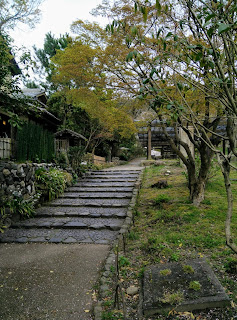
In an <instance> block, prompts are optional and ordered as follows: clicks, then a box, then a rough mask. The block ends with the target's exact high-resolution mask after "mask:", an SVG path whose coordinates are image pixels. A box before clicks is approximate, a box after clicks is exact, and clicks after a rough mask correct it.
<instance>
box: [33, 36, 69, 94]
mask: <svg viewBox="0 0 237 320" xmlns="http://www.w3.org/2000/svg"><path fill="white" fill-rule="evenodd" d="M71 41H72V39H71V37H70V36H69V35H68V34H65V35H62V36H60V37H59V38H55V36H54V35H52V34H51V32H49V33H47V34H46V35H45V39H44V47H43V49H37V48H36V46H34V47H33V49H34V52H35V55H36V60H37V62H38V63H39V67H38V69H39V72H40V74H41V75H42V72H44V74H45V75H46V81H47V83H41V85H43V86H44V87H50V86H51V89H52V90H55V88H52V82H51V77H52V69H51V66H50V59H51V58H52V57H53V56H55V54H56V52H57V50H64V49H65V48H66V47H67V46H68V44H69V43H71ZM37 62H36V63H37Z"/></svg>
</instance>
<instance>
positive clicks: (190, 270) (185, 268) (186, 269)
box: [183, 264, 194, 273]
mask: <svg viewBox="0 0 237 320" xmlns="http://www.w3.org/2000/svg"><path fill="white" fill-rule="evenodd" d="M183 272H184V273H194V269H193V267H192V266H190V265H188V264H185V265H184V266H183Z"/></svg>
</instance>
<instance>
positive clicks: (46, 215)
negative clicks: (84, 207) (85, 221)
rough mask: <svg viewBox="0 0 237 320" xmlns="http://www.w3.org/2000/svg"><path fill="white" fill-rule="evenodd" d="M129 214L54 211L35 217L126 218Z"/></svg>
mask: <svg viewBox="0 0 237 320" xmlns="http://www.w3.org/2000/svg"><path fill="white" fill-rule="evenodd" d="M126 216H127V214H126V213H124V214H119V213H114V214H112V213H111V214H106V215H104V214H103V213H89V214H82V213H81V214H80V213H78V214H76V213H73V214H69V213H65V214H57V213H55V214H54V213H52V214H44V213H40V214H36V215H35V218H90V219H92V218H93V219H99V218H102V219H111V218H113V219H124V218H126Z"/></svg>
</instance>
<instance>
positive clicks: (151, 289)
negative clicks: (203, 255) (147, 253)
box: [142, 259, 230, 316]
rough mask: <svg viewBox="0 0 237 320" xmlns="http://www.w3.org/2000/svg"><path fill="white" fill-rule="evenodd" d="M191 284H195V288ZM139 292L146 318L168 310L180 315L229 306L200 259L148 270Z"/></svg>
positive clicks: (152, 267)
mask: <svg viewBox="0 0 237 320" xmlns="http://www.w3.org/2000/svg"><path fill="white" fill-rule="evenodd" d="M185 265H186V268H185V267H184V266H185ZM187 266H188V267H187ZM188 270H189V271H188ZM191 283H193V284H196V285H197V286H196V289H193V288H192V286H191ZM142 291H143V313H144V315H146V316H150V315H154V314H163V313H165V312H169V311H170V310H172V309H175V310H176V311H182V312H183V311H193V310H200V309H207V308H216V307H225V306H228V305H230V300H229V297H228V296H227V295H226V293H225V291H224V288H223V287H222V286H221V284H220V282H219V280H218V279H217V277H216V276H215V274H214V272H213V271H212V270H211V268H210V266H209V265H208V264H207V262H205V260H204V259H194V260H189V261H186V262H185V263H167V264H161V265H153V266H151V267H148V268H147V269H146V270H145V272H144V281H143V290H142Z"/></svg>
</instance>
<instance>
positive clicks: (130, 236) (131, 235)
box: [128, 231, 139, 240]
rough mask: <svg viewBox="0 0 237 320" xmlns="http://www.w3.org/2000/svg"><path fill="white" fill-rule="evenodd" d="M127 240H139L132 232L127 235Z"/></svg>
mask: <svg viewBox="0 0 237 320" xmlns="http://www.w3.org/2000/svg"><path fill="white" fill-rule="evenodd" d="M128 238H129V239H130V240H138V239H139V235H138V234H137V233H136V232H134V231H130V232H129V234H128Z"/></svg>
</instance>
